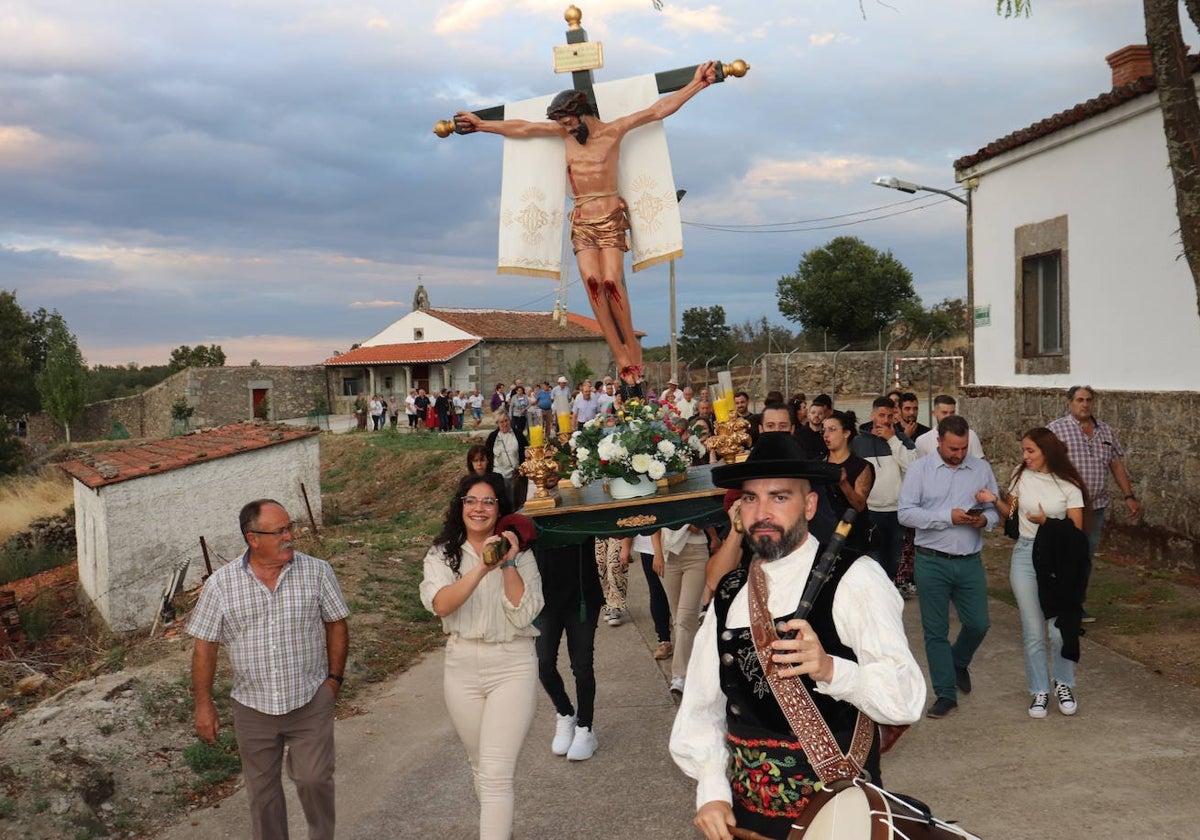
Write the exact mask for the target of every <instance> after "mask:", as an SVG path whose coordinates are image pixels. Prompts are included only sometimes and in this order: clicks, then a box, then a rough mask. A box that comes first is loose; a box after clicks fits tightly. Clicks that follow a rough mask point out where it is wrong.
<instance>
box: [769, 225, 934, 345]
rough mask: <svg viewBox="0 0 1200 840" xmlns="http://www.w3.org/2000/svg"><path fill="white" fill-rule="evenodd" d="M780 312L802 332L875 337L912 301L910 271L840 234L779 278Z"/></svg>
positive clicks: (845, 339)
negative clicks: (798, 324)
mask: <svg viewBox="0 0 1200 840" xmlns="http://www.w3.org/2000/svg"><path fill="white" fill-rule="evenodd" d="M778 295H779V311H780V312H782V313H783V315H784V317H786V318H788V319H790V320H792V321H797V322H799V323H800V324H803V326H804V329H805V331H807V332H810V333H811V332H818V333H819V332H821V331H822V330H828V331H829V335H830V336H831V337H833V338H836V340H837V341H838V342H849V343H854V342H860V341H867V340H869V339H873V338H875V337H876V336H877V335H878V334H879V331H880V330H881V329H883V328H884V327H885V326H887V325H888V324H890V323H892V322H893V321H894V320H895V319H896V317H897V316H898V315H899V314H900V313H901V312H902V311H904V308H905V306H906V305H907V304H908V303H909V302H910V301H913V300H915V299H916V297H917V295H916V292H915V291H913V285H912V272H910V271H909V270H908V269H907V268H905V267H904V265H903V264H902V263H901V262H900V261H899V260H897V259H896V258H895V257H893V256H892V252H891V251H888V252H887V253H880V252H879V251H877V250H875V249H874V248H872V247H871V246H870V245H867V244H866V243H865V242H863V241H862V240H861V239H859V238H858V237H855V236H839V237H837V238H835V239H832V240H830V241H829V242H828V243H827V244H826V245H825V246H824V247H821V248H815V249H813V250H812V251H809V252H808V253H806V254H805V255H804V256H803V257H802V258H801V259H800V266H799V269H798V270H797V272H796V273H795V274H793V275H785V276H784V277H781V278H779V292H778Z"/></svg>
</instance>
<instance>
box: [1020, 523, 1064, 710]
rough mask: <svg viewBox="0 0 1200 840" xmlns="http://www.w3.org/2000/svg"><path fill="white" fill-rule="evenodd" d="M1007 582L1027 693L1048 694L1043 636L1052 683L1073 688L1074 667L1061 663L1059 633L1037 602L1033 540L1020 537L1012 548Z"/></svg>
mask: <svg viewBox="0 0 1200 840" xmlns="http://www.w3.org/2000/svg"><path fill="white" fill-rule="evenodd" d="M1008 582H1009V584H1011V585H1012V591H1013V595H1015V596H1016V597H1017V609H1019V610H1020V611H1021V641H1022V642H1023V643H1024V648H1025V683H1026V684H1027V685H1028V686H1029V693H1030V694H1036V693H1037V692H1039V691H1047V692H1048V691H1050V673H1049V672H1048V671H1047V669H1046V635H1047V633H1049V635H1050V658H1051V662H1052V669H1053V675H1054V680H1055V682H1060V683H1063V684H1065V685H1070V686H1074V685H1075V663H1074V662H1072V661H1071V660H1070V659H1063V655H1062V631H1061V630H1059V629H1058V628H1057V627H1055V626H1054V621H1055V620H1054V619H1051V620H1050V621H1049V622H1047V620H1046V616H1045V615H1043V614H1042V605H1041V603H1040V602H1039V601H1038V584H1037V574H1036V573H1035V572H1034V570H1033V539H1032V538H1030V537H1021V539H1019V540H1017V544H1016V545H1014V546H1013V553H1012V565H1011V566H1010V567H1009V571H1008Z"/></svg>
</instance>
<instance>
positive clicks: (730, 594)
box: [712, 554, 879, 783]
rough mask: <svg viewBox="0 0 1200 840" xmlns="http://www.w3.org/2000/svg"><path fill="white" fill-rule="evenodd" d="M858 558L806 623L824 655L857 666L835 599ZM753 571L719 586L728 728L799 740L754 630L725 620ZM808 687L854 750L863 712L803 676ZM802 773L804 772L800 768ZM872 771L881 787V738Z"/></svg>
mask: <svg viewBox="0 0 1200 840" xmlns="http://www.w3.org/2000/svg"><path fill="white" fill-rule="evenodd" d="M856 556H857V555H856V554H855V555H853V556H843V557H842V558H840V559H839V560H838V562H837V564H836V565H835V567H834V570H833V572H832V573H831V574H830V577H829V580H828V581H826V583H825V585H824V587H822V589H821V592H820V594H819V595H818V596H817V599H816V600H815V601H814V602H813V608H812V610H811V612H810V613H809V614H808V616H807V618H806V620H807V621H808V623H809V624H811V625H812V627H813V629H814V630H815V631H816V633H817V637H818V638H819V639H820V640H821V645H822V647H824V648H825V652H826V653H829V654H830V655H832V656H837V657H840V658H842V659H848V660H850V661H853V662H857V661H858V658H857V657H856V656H855V654H854V651H853V650H852V649H851V648H850V647H848V646H847V645H846V644H845V643H844V642H842V640H841V638H840V637H839V636H838V632H837V628H836V627H835V626H834V622H833V596H834V593H836V592H837V588H838V584H840V583H841V579H842V576H843V575H845V573H846V570H847V569H848V568H849V567H850V565H851V564H852V563H853V561H854V558H855V557H856ZM748 574H749V573H748V571H747V570H746V569H744V568H738V569H735V570H734V571H732V572H730V573H729V574H728V575H726V576H725V577H724V578H722V579H721V582H720V583H719V584H718V585H717V590H716V593H715V594H714V596H713V602H712V613H713V617H714V618H716V620H717V653H718V655H719V656H720V676H721V690H722V691H723V692H724V693H725V697H726V706H725V716H726V723H727V725H728V729H729V732H730V734H732V735H738V736H739V737H743V738H745V737H753V738H764V737H765V738H775V739H781V740H787V741H794V740H795V737H796V736H795V733H793V732H792V730H791V727H790V726H789V725H788V722H787V719H786V718H785V717H784V715H783V712H782V710H781V709H780V708H779V704H778V703H776V702H775V697H774V695H773V694H772V693H771V687H770V685H769V684H768V683H767V679H766V677H765V676H764V675H763V672H762V666H761V665H760V664H759V661H758V656H757V654H756V653H755V651H754V641H753V639H752V638H751V635H750V628H749V627H740V628H735V629H727V628H726V626H725V624H726V618H727V616H728V613H729V606H730V604H731V603H732V601H733V598H734V596H735V595H736V594H737V593H738V592H739V591H740V590H741V589H742V587H743V586H745V585H746V581H747V578H748ZM794 614H795V610H792V611H791V612H789V613H788V614H787V615H776V616H772V618H773V619H774V620H775V621H776V622H778V621H780V620H787V619H789V618H792V616H793V615H794ZM800 679H801V680H803V682H804V686H805V688H807V689H808V691H809V693H810V694H811V695H812V698H813V702H814V703H815V704H816V706H817V709H818V711H820V713H821V716H822V717H824V718H825V720H826V721H827V722H828V724H829V728H830V730H831V731H832V732H833V735H834V737H835V738H836V740H837V742H838V745H839V746H840V747H841V748H842V750H843V751H845V750H848V749H849V747H850V740H851V737H852V736H853V734H854V723H855V720H856V718H857V716H858V709H857V708H855V707H854V706H852V705H851V704H849V703H846V702H844V701H841V700H835V699H833V698H831V697H829V696H828V695H825V694H822V693H821V692H819V691H817V690H816V687H815V684H814V682H813V680H812V679H811V678H810V677H808V676H803V677H800ZM802 763H803V765H804V767H805V770H806V771H807V772H808V773H809V774H810V775H811V767H809V766H808V762H807V760H805V761H803V762H802ZM797 769H800V768H797ZM866 770H867V772H868V773H869V774H870V775H871V780H872V781H875V782H876V783H878V779H879V738H878V734H876V737H875V739H874V741H873V742H872V746H871V753H870V756H869V758H868V761H867V767H866Z"/></svg>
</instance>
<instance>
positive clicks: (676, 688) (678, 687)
mask: <svg viewBox="0 0 1200 840" xmlns="http://www.w3.org/2000/svg"><path fill="white" fill-rule="evenodd" d="M671 694H672V695H674V697H675V699H676V700H677V701H678V700H682V699H683V677H671Z"/></svg>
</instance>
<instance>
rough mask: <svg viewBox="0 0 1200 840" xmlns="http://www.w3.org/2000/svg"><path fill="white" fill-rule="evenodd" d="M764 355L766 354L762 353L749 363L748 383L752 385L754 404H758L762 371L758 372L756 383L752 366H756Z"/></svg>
mask: <svg viewBox="0 0 1200 840" xmlns="http://www.w3.org/2000/svg"><path fill="white" fill-rule="evenodd" d="M765 355H767V354H766V353H763V354H761V355H759V357H758V358H757V359H755V360H754V361H752V362H751V363H750V381H751V382H753V383H754V401H755V403H756V404H757V402H758V390H759V388H758V386H759V384H760V382H761V380H762V371H761V370H760V371H759V376H758V381H756V380H755V379H754V366H755V365H757V364H758V363H759V361H760V360H761V359H762V357H763V356H765Z"/></svg>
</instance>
